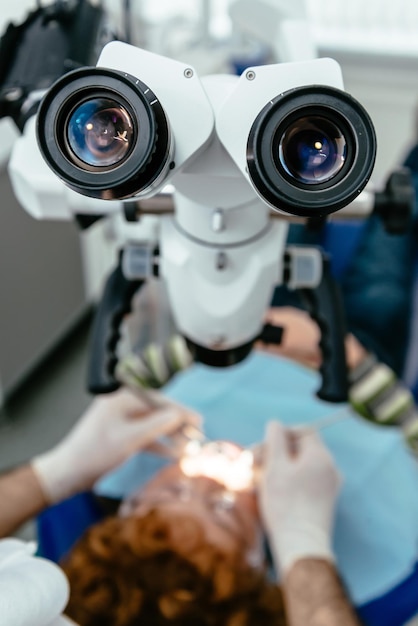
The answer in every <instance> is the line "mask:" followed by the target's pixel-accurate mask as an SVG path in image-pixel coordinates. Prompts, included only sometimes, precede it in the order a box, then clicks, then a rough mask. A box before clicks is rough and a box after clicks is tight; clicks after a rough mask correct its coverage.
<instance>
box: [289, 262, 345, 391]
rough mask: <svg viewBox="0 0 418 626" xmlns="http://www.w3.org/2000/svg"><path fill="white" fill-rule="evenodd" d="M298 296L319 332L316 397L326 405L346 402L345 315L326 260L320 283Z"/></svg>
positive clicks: (339, 293) (335, 282) (335, 283)
mask: <svg viewBox="0 0 418 626" xmlns="http://www.w3.org/2000/svg"><path fill="white" fill-rule="evenodd" d="M300 292H301V295H302V298H303V300H304V301H305V304H306V305H307V308H308V311H309V314H310V316H311V317H312V319H313V320H314V321H315V322H316V323H317V324H318V326H319V329H320V331H321V340H320V342H319V347H320V348H321V352H322V364H321V367H320V373H321V376H322V385H321V387H320V389H318V391H317V392H316V395H317V396H318V398H320V399H321V400H325V401H327V402H346V401H347V399H348V370H347V362H346V354H345V335H346V328H345V315H344V307H343V303H342V297H341V292H340V289H339V285H338V284H337V281H336V280H335V278H334V277H333V275H332V273H331V267H330V262H329V259H328V258H326V257H324V258H323V270H322V279H321V282H320V283H319V285H318V287H316V288H315V289H301V290H300Z"/></svg>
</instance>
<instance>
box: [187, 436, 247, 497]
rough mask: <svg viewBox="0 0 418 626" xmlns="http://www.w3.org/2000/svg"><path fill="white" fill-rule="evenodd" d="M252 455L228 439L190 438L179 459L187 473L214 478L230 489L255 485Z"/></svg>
mask: <svg viewBox="0 0 418 626" xmlns="http://www.w3.org/2000/svg"><path fill="white" fill-rule="evenodd" d="M253 463H254V458H253V454H252V452H251V451H250V450H243V449H242V448H240V447H239V446H237V445H235V444H233V443H230V442H228V441H213V442H210V443H203V444H202V443H201V442H199V441H190V442H189V443H188V444H187V446H186V448H185V452H184V456H183V457H182V458H181V460H180V468H181V470H182V472H183V474H185V475H186V476H205V477H206V478H211V479H212V480H216V481H217V482H218V483H220V484H221V485H224V487H225V488H226V489H228V490H230V491H244V490H247V489H251V488H252V487H253V486H254V471H253Z"/></svg>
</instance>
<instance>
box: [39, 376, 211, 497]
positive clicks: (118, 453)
mask: <svg viewBox="0 0 418 626" xmlns="http://www.w3.org/2000/svg"><path fill="white" fill-rule="evenodd" d="M153 399H154V401H155V399H157V400H158V403H159V406H158V407H157V408H155V409H150V408H149V404H147V403H146V402H144V400H142V399H141V398H140V397H139V396H138V395H137V394H135V393H133V392H131V391H129V390H128V389H127V388H122V389H120V390H118V391H115V392H113V393H110V394H106V395H103V396H98V397H96V398H95V399H94V400H93V402H92V403H91V405H90V407H89V408H88V409H87V410H86V412H85V413H84V415H82V417H81V418H80V420H79V421H78V422H77V423H76V424H75V426H74V427H73V428H72V430H71V431H70V432H69V433H68V435H67V436H66V437H65V438H64V439H63V440H62V441H61V442H59V443H58V444H57V445H56V446H55V447H54V448H53V449H52V450H49V451H48V452H46V453H45V454H41V455H40V456H38V457H36V458H34V459H33V460H32V463H31V465H32V468H33V470H34V472H35V474H36V475H37V477H38V480H39V482H40V484H41V487H42V489H43V491H44V493H45V496H46V498H47V500H48V502H49V503H51V504H52V503H54V502H58V501H60V500H63V499H65V498H68V497H69V496H71V495H74V494H76V493H79V492H81V491H87V490H89V489H91V487H92V486H93V485H94V483H95V482H96V481H97V480H98V479H99V478H100V477H101V476H102V475H103V474H105V473H107V472H109V471H111V470H112V469H114V468H115V467H117V466H118V465H120V464H121V463H123V462H124V461H125V460H126V459H128V458H129V457H130V456H131V455H132V454H134V453H135V452H138V451H139V450H143V449H145V448H149V447H152V444H153V442H156V440H157V439H159V438H160V437H168V436H172V437H175V435H176V434H178V433H179V431H180V430H181V429H182V428H183V427H184V426H185V425H187V424H192V425H193V426H194V427H199V426H200V422H201V419H200V416H198V415H197V414H196V413H194V412H192V411H191V410H188V409H186V408H185V407H181V406H178V405H175V404H174V403H172V402H170V401H168V400H167V399H165V398H164V397H163V396H161V395H159V394H158V393H157V392H153ZM160 407H161V408H160Z"/></svg>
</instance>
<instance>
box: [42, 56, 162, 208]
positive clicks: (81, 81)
mask: <svg viewBox="0 0 418 626" xmlns="http://www.w3.org/2000/svg"><path fill="white" fill-rule="evenodd" d="M37 137H38V143H39V147H40V149H41V152H42V154H43V156H44V158H45V160H46V161H47V163H48V164H49V166H50V167H51V169H52V170H53V171H54V172H55V173H56V174H57V176H59V177H60V178H61V179H62V180H63V181H64V182H65V183H66V184H67V185H68V186H69V187H71V188H72V189H74V190H75V191H78V192H79V193H81V194H84V195H87V196H91V197H96V198H102V199H106V200H111V199H122V198H128V197H131V196H133V195H137V194H139V193H141V191H143V190H144V189H146V190H147V191H149V190H150V189H152V188H153V186H154V184H157V182H158V181H159V180H160V178H162V177H165V175H166V172H167V171H168V169H169V168H170V163H171V155H172V145H171V143H172V142H171V132H170V128H169V124H168V121H167V118H166V115H165V113H164V110H163V108H162V106H161V105H160V103H159V100H158V98H157V97H156V96H155V94H154V93H153V92H152V91H151V89H150V88H149V87H148V86H147V85H145V84H144V83H142V82H141V81H140V80H138V79H136V78H134V77H131V76H130V75H128V74H126V73H122V72H118V71H114V70H110V69H106V68H95V67H94V68H83V69H80V70H75V71H73V72H69V73H67V74H65V75H64V76H63V77H62V78H60V79H59V80H58V81H57V82H56V83H55V84H54V85H53V87H52V88H51V89H50V90H49V91H48V93H47V94H46V96H45V97H44V99H43V100H42V103H41V106H40V108H39V111H38V118H37Z"/></svg>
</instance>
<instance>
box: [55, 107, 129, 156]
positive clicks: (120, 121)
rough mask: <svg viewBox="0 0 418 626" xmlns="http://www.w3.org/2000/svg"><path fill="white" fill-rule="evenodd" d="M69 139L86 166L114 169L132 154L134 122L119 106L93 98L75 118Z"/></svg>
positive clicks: (75, 152)
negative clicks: (113, 167)
mask: <svg viewBox="0 0 418 626" xmlns="http://www.w3.org/2000/svg"><path fill="white" fill-rule="evenodd" d="M67 139H68V144H69V146H70V148H71V150H72V152H73V153H74V154H75V156H76V157H78V158H79V159H80V160H81V161H83V162H84V163H87V164H88V165H91V166H98V167H100V166H101V167H110V166H114V165H117V164H119V163H120V162H121V161H122V160H123V159H124V158H125V157H126V156H127V155H128V154H129V152H130V149H131V146H132V144H133V141H134V128H133V122H132V118H131V116H130V115H129V113H128V111H127V110H126V109H125V108H124V107H123V106H122V105H120V104H119V103H118V102H115V101H114V100H110V99H107V98H92V99H91V100H87V101H86V102H83V103H82V104H81V105H80V106H78V107H77V108H76V109H75V111H74V112H73V113H72V114H71V116H70V118H69V121H68V128H67Z"/></svg>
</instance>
